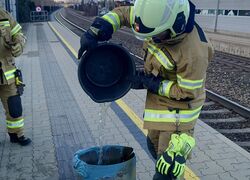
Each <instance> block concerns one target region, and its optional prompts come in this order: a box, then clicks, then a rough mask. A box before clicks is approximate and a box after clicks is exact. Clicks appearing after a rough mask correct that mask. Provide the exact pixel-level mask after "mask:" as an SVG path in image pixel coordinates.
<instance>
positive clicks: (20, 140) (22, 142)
mask: <svg viewBox="0 0 250 180" xmlns="http://www.w3.org/2000/svg"><path fill="white" fill-rule="evenodd" d="M8 134H9V136H10V142H12V143H18V144H20V145H21V146H26V145H28V144H30V143H31V139H29V138H27V137H24V136H21V137H18V136H17V134H15V133H8Z"/></svg>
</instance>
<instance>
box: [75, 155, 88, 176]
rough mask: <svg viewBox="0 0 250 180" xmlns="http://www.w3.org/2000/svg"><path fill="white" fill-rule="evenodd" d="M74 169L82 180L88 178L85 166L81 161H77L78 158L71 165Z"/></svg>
mask: <svg viewBox="0 0 250 180" xmlns="http://www.w3.org/2000/svg"><path fill="white" fill-rule="evenodd" d="M73 167H74V169H75V170H76V171H77V172H78V173H79V174H81V175H82V176H83V177H84V178H87V177H88V173H87V170H86V166H85V163H83V162H82V161H81V160H79V159H78V158H75V162H74V165H73Z"/></svg>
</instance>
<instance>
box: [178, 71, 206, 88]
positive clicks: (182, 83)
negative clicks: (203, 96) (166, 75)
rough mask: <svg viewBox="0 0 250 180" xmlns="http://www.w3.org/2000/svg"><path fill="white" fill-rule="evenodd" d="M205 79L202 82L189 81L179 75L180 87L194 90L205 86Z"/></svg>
mask: <svg viewBox="0 0 250 180" xmlns="http://www.w3.org/2000/svg"><path fill="white" fill-rule="evenodd" d="M203 81H204V80H203V79H200V80H188V79H183V78H182V77H181V76H180V75H177V82H178V85H179V86H180V87H182V88H186V89H190V90H194V89H198V88H201V87H202V85H203Z"/></svg>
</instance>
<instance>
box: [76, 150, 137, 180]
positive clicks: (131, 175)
mask: <svg viewBox="0 0 250 180" xmlns="http://www.w3.org/2000/svg"><path fill="white" fill-rule="evenodd" d="M100 153H102V156H100ZM100 157H101V161H100ZM100 162H101V163H100ZM73 167H74V169H75V171H76V172H77V173H78V174H79V175H80V176H81V177H83V179H84V180H136V157H135V154H134V152H133V148H131V147H124V146H118V145H105V146H102V151H101V148H100V147H91V148H88V149H83V150H79V151H77V152H76V153H75V155H74V158H73Z"/></svg>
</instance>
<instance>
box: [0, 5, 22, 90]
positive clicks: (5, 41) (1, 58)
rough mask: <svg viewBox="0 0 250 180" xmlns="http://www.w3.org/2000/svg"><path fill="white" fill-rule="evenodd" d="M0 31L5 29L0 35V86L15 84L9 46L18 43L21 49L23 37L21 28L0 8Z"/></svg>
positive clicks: (13, 64)
mask: <svg viewBox="0 0 250 180" xmlns="http://www.w3.org/2000/svg"><path fill="white" fill-rule="evenodd" d="M0 27H1V28H0V29H1V30H2V29H3V28H4V29H5V32H6V33H5V34H4V35H3V34H2V33H0V85H1V84H11V83H14V82H15V76H14V73H15V71H16V67H15V61H14V57H13V56H12V54H11V46H12V45H15V44H17V43H20V44H21V46H22V47H23V46H24V44H25V37H24V35H23V34H22V33H21V29H22V27H21V26H20V25H19V24H18V23H17V22H16V21H15V20H14V19H13V18H12V17H11V15H10V14H9V13H8V12H6V11H5V10H4V9H2V8H0Z"/></svg>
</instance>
